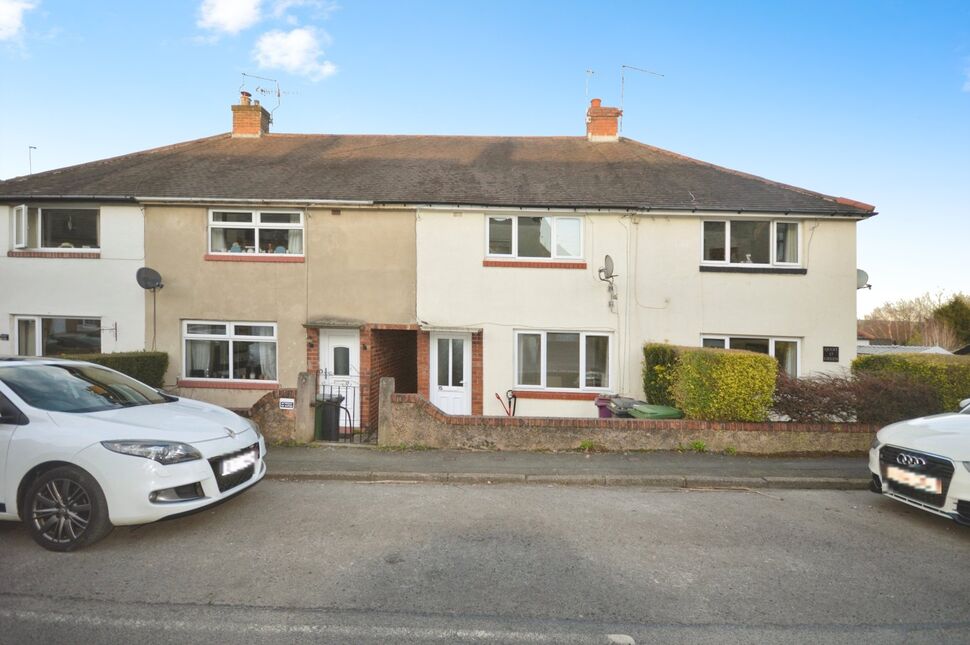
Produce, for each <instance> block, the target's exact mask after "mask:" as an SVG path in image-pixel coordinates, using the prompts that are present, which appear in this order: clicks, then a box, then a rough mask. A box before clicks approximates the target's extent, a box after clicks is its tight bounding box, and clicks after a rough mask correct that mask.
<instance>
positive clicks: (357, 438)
mask: <svg viewBox="0 0 970 645" xmlns="http://www.w3.org/2000/svg"><path fill="white" fill-rule="evenodd" d="M317 382H318V383H320V387H319V388H318V397H317V401H318V402H319V401H321V400H323V401H326V400H333V399H334V398H337V397H340V404H339V406H340V430H339V438H338V441H340V442H342V443H370V442H371V441H373V440H374V438H372V437H371V436H370V434H369V433H366V432H365V431H364V429H363V428H361V427H360V419H359V418H358V416H357V415H358V410H360V386H359V385H351V384H343V383H341V384H333V385H331V384H327V383H324V374H323V371H322V370H321V372H320V374H319V375H318V381H317Z"/></svg>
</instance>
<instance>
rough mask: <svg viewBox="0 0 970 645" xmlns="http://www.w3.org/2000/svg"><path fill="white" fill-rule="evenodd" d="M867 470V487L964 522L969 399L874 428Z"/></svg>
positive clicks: (969, 509) (968, 508) (969, 515)
mask: <svg viewBox="0 0 970 645" xmlns="http://www.w3.org/2000/svg"><path fill="white" fill-rule="evenodd" d="M869 471H870V472H871V473H872V484H871V489H872V491H873V492H875V493H882V494H883V495H886V496H888V497H892V498H893V499H896V500H899V501H901V502H905V503H906V504H909V505H910V506H915V507H916V508H920V509H923V510H924V511H929V512H930V513H934V514H936V515H941V516H943V517H948V518H950V519H952V520H955V521H956V522H957V523H959V524H963V525H965V526H970V399H964V400H963V401H961V402H960V411H959V412H955V413H950V414H937V415H934V416H930V417H920V418H919V419H910V420H909V421H900V422H899V423H894V424H892V425H888V426H886V427H885V428H883V429H882V430H880V431H879V432H877V433H876V437H875V439H873V440H872V446H871V448H870V450H869Z"/></svg>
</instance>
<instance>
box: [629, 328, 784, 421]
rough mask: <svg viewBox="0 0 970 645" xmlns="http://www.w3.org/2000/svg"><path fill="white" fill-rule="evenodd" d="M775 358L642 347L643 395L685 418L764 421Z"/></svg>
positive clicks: (775, 370) (724, 351) (711, 350)
mask: <svg viewBox="0 0 970 645" xmlns="http://www.w3.org/2000/svg"><path fill="white" fill-rule="evenodd" d="M777 373H778V362H777V361H776V360H775V359H774V358H772V357H770V356H767V355H765V354H757V353H754V352H745V351H739V350H731V349H714V348H706V347H682V346H679V345H667V344H664V343H647V344H646V345H644V346H643V393H644V395H645V396H646V397H647V401H649V402H650V403H654V404H658V405H672V406H675V407H677V408H679V409H680V410H683V412H684V416H686V417H687V418H688V419H703V420H706V421H764V420H766V419H767V418H768V411H769V410H770V409H771V405H772V397H773V396H774V392H775V379H776V376H777Z"/></svg>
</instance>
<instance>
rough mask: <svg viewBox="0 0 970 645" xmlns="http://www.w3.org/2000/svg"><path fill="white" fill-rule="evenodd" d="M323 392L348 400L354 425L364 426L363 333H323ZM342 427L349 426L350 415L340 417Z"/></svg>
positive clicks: (321, 346)
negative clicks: (362, 397) (361, 358)
mask: <svg viewBox="0 0 970 645" xmlns="http://www.w3.org/2000/svg"><path fill="white" fill-rule="evenodd" d="M320 393H321V394H323V395H327V396H330V395H340V396H342V397H344V400H343V403H341V405H342V406H344V407H346V408H347V409H348V410H349V411H350V413H351V414H352V415H353V420H352V421H351V424H352V426H353V427H355V428H356V427H359V426H360V332H358V331H357V330H344V329H340V330H328V331H325V330H323V329H321V330H320ZM340 425H341V427H348V419H347V414H346V413H344V412H341V414H340Z"/></svg>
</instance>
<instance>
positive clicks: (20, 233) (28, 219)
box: [13, 204, 101, 251]
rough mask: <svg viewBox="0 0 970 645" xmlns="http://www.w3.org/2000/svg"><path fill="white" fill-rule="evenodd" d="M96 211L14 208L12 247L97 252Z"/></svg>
mask: <svg viewBox="0 0 970 645" xmlns="http://www.w3.org/2000/svg"><path fill="white" fill-rule="evenodd" d="M99 223H100V214H99V212H98V209H96V208H30V207H28V206H26V205H24V204H22V205H20V206H17V207H15V208H14V209H13V248H15V249H43V250H45V251H46V250H54V251H97V250H99V249H100V248H101V244H100V233H99Z"/></svg>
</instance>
